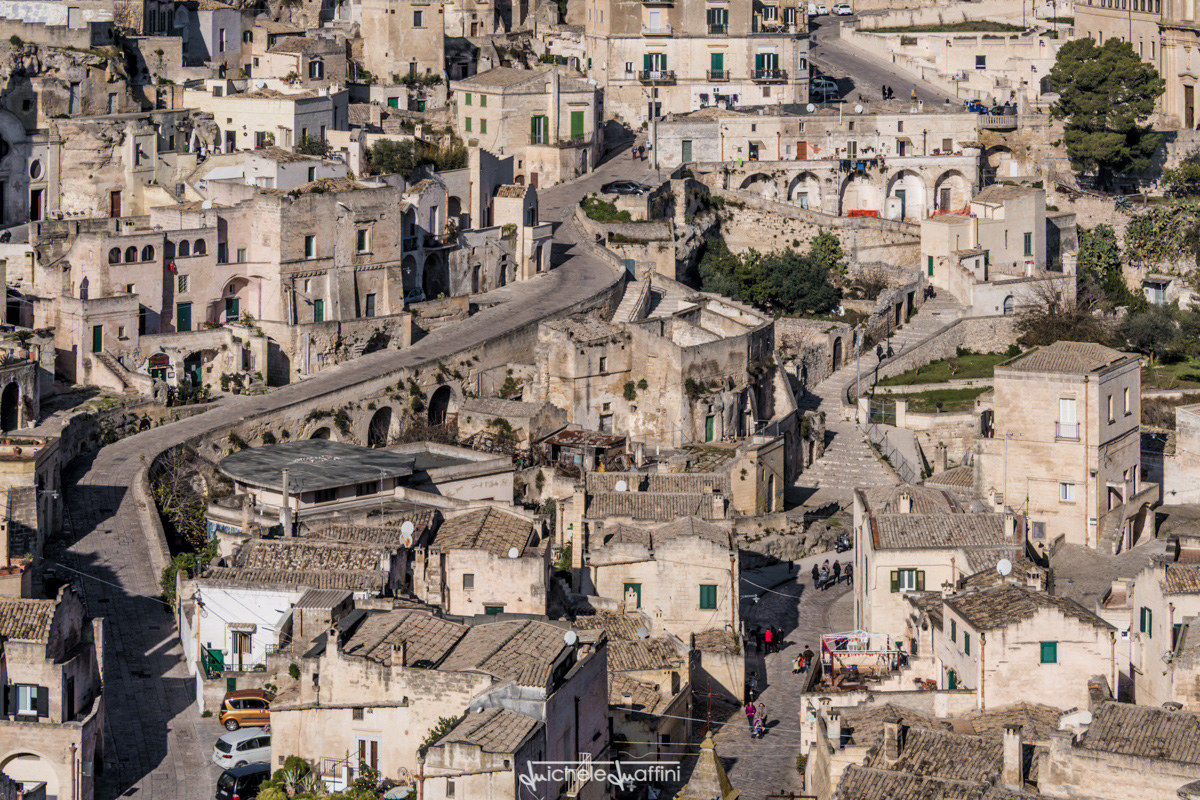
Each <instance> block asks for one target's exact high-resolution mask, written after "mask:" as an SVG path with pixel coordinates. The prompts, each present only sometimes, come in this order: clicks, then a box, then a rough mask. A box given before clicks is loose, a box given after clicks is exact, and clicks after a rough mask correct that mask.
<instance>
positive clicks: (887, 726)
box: [883, 717, 904, 767]
mask: <svg viewBox="0 0 1200 800" xmlns="http://www.w3.org/2000/svg"><path fill="white" fill-rule="evenodd" d="M902 749H904V726H903V725H901V724H900V718H899V717H889V718H887V719H886V720H884V722H883V763H884V765H885V766H889V767H890V766H891V765H892V764H895V763H896V762H897V761H899V760H900V751H901V750H902Z"/></svg>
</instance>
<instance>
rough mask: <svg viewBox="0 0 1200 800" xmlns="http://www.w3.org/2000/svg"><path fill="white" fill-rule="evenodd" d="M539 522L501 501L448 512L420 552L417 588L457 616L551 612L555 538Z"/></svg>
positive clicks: (415, 567) (415, 571)
mask: <svg viewBox="0 0 1200 800" xmlns="http://www.w3.org/2000/svg"><path fill="white" fill-rule="evenodd" d="M538 528H539V526H538V525H537V524H535V522H534V520H532V519H530V518H529V517H526V516H525V515H523V514H520V513H517V512H516V511H509V510H506V509H502V508H497V507H487V508H480V509H475V510H472V511H467V512H464V513H462V514H458V515H452V516H448V517H447V518H446V519H445V521H443V522H442V524H441V526H440V527H439V528H438V530H437V532H436V533H435V534H434V535H433V539H432V541H431V542H430V543H429V545H428V547H427V548H423V549H421V550H419V551H417V553H415V554H414V555H415V563H414V565H413V583H414V586H413V591H414V593H415V594H416V595H417V597H419V598H421V599H423V600H424V601H425V602H427V603H430V604H431V605H436V606H439V607H440V608H441V609H442V610H443V611H444V612H446V613H447V614H454V615H457V616H475V615H477V614H487V615H495V614H537V615H545V614H546V609H547V602H548V597H549V587H550V541H549V539H547V538H545V537H543V536H542V535H541V532H540V531H539V530H538Z"/></svg>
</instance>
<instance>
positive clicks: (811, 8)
mask: <svg viewBox="0 0 1200 800" xmlns="http://www.w3.org/2000/svg"><path fill="white" fill-rule="evenodd" d="M808 15H809V16H810V17H815V16H816V15H817V4H816V3H809V4H808Z"/></svg>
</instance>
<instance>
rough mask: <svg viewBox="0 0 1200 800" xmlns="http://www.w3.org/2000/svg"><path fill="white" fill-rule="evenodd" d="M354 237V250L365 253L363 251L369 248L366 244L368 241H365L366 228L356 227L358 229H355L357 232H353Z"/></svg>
mask: <svg viewBox="0 0 1200 800" xmlns="http://www.w3.org/2000/svg"><path fill="white" fill-rule="evenodd" d="M355 237H356V238H355V242H354V247H355V249H356V250H358V252H360V253H365V252H367V250H368V249H370V248H369V247H368V246H367V245H368V242H367V229H366V228H359V229H358V231H357V233H356V234H355Z"/></svg>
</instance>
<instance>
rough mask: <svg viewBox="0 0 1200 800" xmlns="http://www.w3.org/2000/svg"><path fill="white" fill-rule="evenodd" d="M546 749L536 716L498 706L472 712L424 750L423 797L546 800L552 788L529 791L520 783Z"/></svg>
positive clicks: (431, 799) (432, 799)
mask: <svg viewBox="0 0 1200 800" xmlns="http://www.w3.org/2000/svg"><path fill="white" fill-rule="evenodd" d="M545 751H546V725H545V723H544V722H543V721H542V720H540V719H538V718H537V717H534V716H530V715H528V714H522V713H521V712H520V711H514V710H511V709H508V708H502V707H494V708H487V709H475V708H472V709H470V710H469V711H468V712H467V714H466V716H464V717H463V718H462V719H461V720H459V722H458V724H456V725H455V726H454V727H453V728H451V729H450V730H449V731H447V732H446V733H445V734H444V735H443V736H442V737H441V738H439V739H438V740H437V741H435V742H434V743H433V744H431V745H430V746H429V747H428V749H427V750H426V751H425V764H424V773H423V774H424V777H423V779H422V787H423V790H424V791H423V796H424V797H426V798H428V799H429V800H453V799H454V798H458V797H491V798H496V800H518V798H536V800H548V799H549V798H550V797H552V796H553V795H552V793H551V787H550V786H548V785H545V784H543V785H540V786H535V787H534V788H533V789H532V790H530V789H528V788H527V787H524V786H523V785H522V784H521V782H520V778H521V776H523V775H529V774H530V773H531V771H532V770H534V769H536V767H534V763H535V762H538V761H541V760H542V754H543V753H544V752H545Z"/></svg>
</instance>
